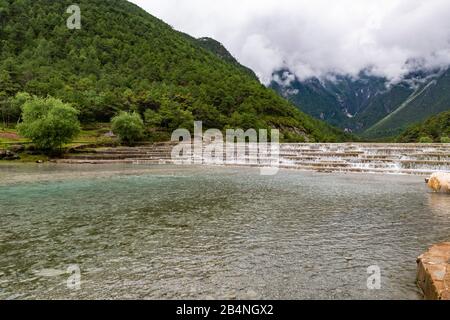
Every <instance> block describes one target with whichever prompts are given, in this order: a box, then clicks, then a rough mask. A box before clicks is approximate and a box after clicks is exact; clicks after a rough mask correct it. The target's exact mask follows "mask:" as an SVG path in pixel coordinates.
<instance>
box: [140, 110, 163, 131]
mask: <svg viewBox="0 0 450 320" xmlns="http://www.w3.org/2000/svg"><path fill="white" fill-rule="evenodd" d="M144 118H145V124H146V125H147V126H149V127H151V128H155V127H160V126H161V123H162V121H163V118H162V117H161V115H160V114H159V113H158V112H156V111H153V110H152V109H147V110H146V111H145V113H144Z"/></svg>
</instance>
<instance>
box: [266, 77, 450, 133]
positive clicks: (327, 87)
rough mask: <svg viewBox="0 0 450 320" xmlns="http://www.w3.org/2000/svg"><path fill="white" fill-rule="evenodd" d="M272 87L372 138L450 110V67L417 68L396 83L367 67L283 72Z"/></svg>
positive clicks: (309, 109) (306, 108)
mask: <svg viewBox="0 0 450 320" xmlns="http://www.w3.org/2000/svg"><path fill="white" fill-rule="evenodd" d="M270 87H272V88H273V89H274V90H276V91H277V92H278V93H279V94H281V95H282V96H283V97H285V98H287V99H289V100H290V101H291V102H292V103H294V104H295V105H297V106H298V107H299V108H300V109H301V110H303V111H304V112H306V113H308V114H310V115H312V116H313V117H316V118H319V119H323V120H325V121H327V122H328V123H330V124H332V125H334V126H337V127H340V128H342V129H344V130H346V131H350V132H355V133H358V134H360V135H361V136H362V137H364V138H367V139H373V138H382V137H390V136H395V135H398V134H399V133H400V132H402V131H403V130H404V129H405V128H406V127H408V125H411V124H412V123H415V122H419V121H423V120H425V119H426V118H427V117H429V116H431V115H435V114H438V113H439V112H443V111H445V110H449V109H450V69H447V70H433V71H427V72H425V71H416V72H411V73H409V74H408V75H406V76H405V77H404V78H403V79H402V80H401V81H400V82H398V83H395V84H392V83H390V82H389V81H388V80H387V79H385V78H382V77H376V76H372V75H370V73H369V72H367V71H362V72H361V73H360V74H359V75H358V76H357V77H350V76H342V75H332V76H330V77H329V78H328V79H325V80H319V79H317V78H312V79H307V80H303V81H301V80H299V78H298V77H296V76H295V75H293V74H292V73H291V72H289V70H280V71H278V72H276V73H275V74H274V76H273V81H272V83H271V85H270Z"/></svg>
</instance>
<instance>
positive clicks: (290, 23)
mask: <svg viewBox="0 0 450 320" xmlns="http://www.w3.org/2000/svg"><path fill="white" fill-rule="evenodd" d="M132 2H134V3H136V4H138V5H140V6H141V7H143V8H144V9H146V10H147V11H148V12H150V13H151V14H153V15H155V16H157V17H159V18H161V19H163V20H164V21H166V22H167V23H169V24H171V25H172V26H174V27H175V28H176V29H178V30H180V31H183V32H187V33H189V34H191V35H193V36H196V37H203V36H209V37H212V38H214V39H216V40H218V41H220V42H222V43H223V44H224V45H225V46H226V47H227V48H228V49H229V50H230V52H231V53H232V54H233V55H234V56H235V57H236V58H237V59H238V60H239V61H240V62H241V63H242V64H244V65H246V66H249V67H250V68H252V69H253V70H254V71H255V72H256V73H257V74H258V76H259V77H260V79H261V81H263V82H264V83H267V82H268V81H269V80H270V79H271V75H272V72H273V71H274V70H277V69H280V68H289V69H290V70H291V71H292V72H294V73H295V74H296V75H297V76H298V77H299V78H301V79H305V78H308V77H312V76H317V77H324V76H327V75H329V74H349V75H354V76H355V75H357V74H358V73H359V72H360V71H361V70H363V69H368V68H370V70H371V72H372V73H374V74H376V75H380V76H386V77H387V78H389V79H391V80H396V79H400V78H401V77H402V76H403V75H404V74H405V73H407V72H408V71H409V70H411V69H412V68H415V67H417V66H420V67H421V68H430V69H431V68H437V67H443V66H448V65H450V19H449V12H450V1H448V0H377V1H373V0H340V1H333V0H314V1H313V0H239V1H236V0H234V1H233V0H230V1H211V0H151V1H148V0H147V1H144V0H133V1H132Z"/></svg>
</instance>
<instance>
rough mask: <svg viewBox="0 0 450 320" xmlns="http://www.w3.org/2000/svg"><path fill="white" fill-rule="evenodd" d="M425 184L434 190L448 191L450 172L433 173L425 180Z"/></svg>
mask: <svg viewBox="0 0 450 320" xmlns="http://www.w3.org/2000/svg"><path fill="white" fill-rule="evenodd" d="M427 184H428V187H430V188H431V189H433V191H435V192H444V193H450V173H446V172H438V173H433V175H432V176H431V177H430V179H428V180H427Z"/></svg>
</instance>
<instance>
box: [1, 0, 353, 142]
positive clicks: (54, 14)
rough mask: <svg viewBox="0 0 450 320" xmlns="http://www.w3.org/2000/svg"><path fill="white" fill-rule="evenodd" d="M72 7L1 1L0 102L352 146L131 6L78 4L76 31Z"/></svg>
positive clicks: (89, 0) (43, 0)
mask: <svg viewBox="0 0 450 320" xmlns="http://www.w3.org/2000/svg"><path fill="white" fill-rule="evenodd" d="M72 3H73V2H72V1H64V0H61V1H49V0H0V103H3V105H5V101H6V99H8V98H9V97H12V96H14V95H15V94H16V93H18V92H27V93H29V94H31V95H36V96H39V97H46V96H52V97H55V98H58V99H61V100H62V101H63V102H66V103H70V104H71V105H73V106H74V107H75V108H77V109H78V110H79V111H80V120H81V121H82V122H83V123H89V122H108V121H110V119H111V118H112V117H113V116H114V115H116V114H117V113H118V112H120V111H136V112H138V113H139V114H141V116H142V117H143V118H145V117H144V114H145V113H146V111H148V110H150V111H148V112H147V115H148V114H154V119H149V122H150V123H152V124H153V125H155V126H158V127H161V128H163V129H164V128H165V129H166V130H169V128H172V127H173V126H174V123H173V121H177V122H183V119H181V121H180V119H177V118H178V117H180V116H181V117H185V118H186V119H195V120H202V121H203V122H204V127H205V128H208V127H215V128H226V127H241V128H243V129H247V128H250V127H252V128H267V127H277V128H280V129H281V131H282V133H283V136H284V138H285V139H286V140H292V141H302V140H307V141H340V140H343V139H346V138H348V137H347V136H346V135H344V134H343V133H341V132H340V131H339V130H337V129H334V128H332V127H329V126H328V125H326V124H324V123H322V122H321V121H318V120H315V119H313V118H311V117H309V116H307V115H305V114H304V113H302V112H300V111H298V110H297V109H296V108H295V107H294V106H292V105H291V104H290V103H289V102H287V101H286V100H284V99H282V98H281V97H279V96H278V95H277V94H276V93H275V92H273V91H272V90H270V89H267V88H265V87H264V86H263V85H262V84H260V83H259V82H258V81H257V80H256V79H255V77H254V76H253V75H252V73H251V72H248V70H246V69H245V68H243V67H242V66H240V65H237V64H236V63H232V62H230V61H227V59H221V57H220V56H219V55H217V52H216V53H214V52H212V51H210V50H208V48H207V46H206V47H205V46H204V45H203V46H201V45H200V44H199V43H198V42H195V41H191V39H189V37H187V36H186V35H185V34H183V33H180V32H177V31H174V30H173V29H172V28H171V27H170V26H169V25H167V24H165V23H164V22H162V21H161V20H159V19H157V18H155V17H153V16H151V15H150V14H148V13H147V12H145V11H144V10H142V9H140V8H139V7H137V6H135V5H134V4H131V3H129V2H127V1H124V0H109V1H104V0H80V1H78V2H77V4H78V5H79V6H80V8H81V18H82V19H81V24H82V27H81V29H80V30H69V29H68V28H67V26H66V20H67V18H68V17H69V16H70V14H68V13H66V10H67V8H68V7H69V6H70V5H72ZM209 43H211V42H209ZM216 48H217V46H216ZM171 119H174V120H173V121H172V120H171Z"/></svg>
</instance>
